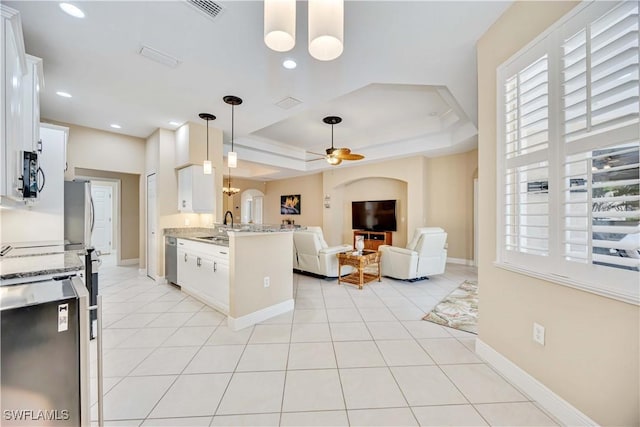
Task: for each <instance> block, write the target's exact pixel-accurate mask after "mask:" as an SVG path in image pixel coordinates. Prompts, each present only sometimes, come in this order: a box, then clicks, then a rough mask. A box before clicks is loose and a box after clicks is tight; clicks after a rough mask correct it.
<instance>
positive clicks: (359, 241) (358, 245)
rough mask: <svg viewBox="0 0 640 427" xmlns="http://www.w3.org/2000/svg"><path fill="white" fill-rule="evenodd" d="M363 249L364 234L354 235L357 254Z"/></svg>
mask: <svg viewBox="0 0 640 427" xmlns="http://www.w3.org/2000/svg"><path fill="white" fill-rule="evenodd" d="M363 249H364V236H356V250H357V251H358V254H360V255H362V250H363Z"/></svg>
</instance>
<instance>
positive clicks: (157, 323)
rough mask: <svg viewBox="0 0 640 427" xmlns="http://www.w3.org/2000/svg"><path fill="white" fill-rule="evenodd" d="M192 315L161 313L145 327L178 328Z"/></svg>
mask: <svg viewBox="0 0 640 427" xmlns="http://www.w3.org/2000/svg"><path fill="white" fill-rule="evenodd" d="M191 316H193V313H161V314H160V316H158V317H156V318H155V319H153V320H152V321H151V323H149V324H148V325H147V327H148V328H179V327H180V326H182V325H184V323H185V322H186V321H187V320H189V318H190V317H191Z"/></svg>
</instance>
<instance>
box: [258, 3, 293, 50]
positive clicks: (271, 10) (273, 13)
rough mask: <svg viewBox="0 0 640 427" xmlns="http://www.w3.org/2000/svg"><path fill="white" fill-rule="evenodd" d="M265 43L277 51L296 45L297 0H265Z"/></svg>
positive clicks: (289, 48)
mask: <svg viewBox="0 0 640 427" xmlns="http://www.w3.org/2000/svg"><path fill="white" fill-rule="evenodd" d="M264 43H265V44H266V45H267V46H268V47H269V49H272V50H275V51H276V52H287V51H289V50H291V49H293V47H294V46H295V45H296V0H264Z"/></svg>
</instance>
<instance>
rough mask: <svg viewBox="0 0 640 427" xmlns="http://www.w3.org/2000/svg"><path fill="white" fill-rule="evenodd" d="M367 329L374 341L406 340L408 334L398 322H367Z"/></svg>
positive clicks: (408, 337)
mask: <svg viewBox="0 0 640 427" xmlns="http://www.w3.org/2000/svg"><path fill="white" fill-rule="evenodd" d="M367 328H369V332H371V336H373V339H375V340H407V339H411V335H409V332H407V330H406V329H405V328H404V326H402V323H400V322H397V321H395V322H367Z"/></svg>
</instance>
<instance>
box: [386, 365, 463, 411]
mask: <svg viewBox="0 0 640 427" xmlns="http://www.w3.org/2000/svg"><path fill="white" fill-rule="evenodd" d="M391 372H392V373H393V376H394V377H395V379H396V380H397V381H398V384H400V388H401V389H402V392H403V393H404V396H405V397H406V398H407V401H408V402H409V405H411V406H420V405H447V404H458V403H468V402H467V400H466V399H465V398H464V396H463V395H462V393H460V392H459V391H458V389H457V388H456V386H455V385H454V384H453V382H451V381H450V380H449V379H448V378H447V376H446V375H444V374H443V373H442V371H441V370H440V368H438V367H437V366H406V367H394V368H391Z"/></svg>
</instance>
